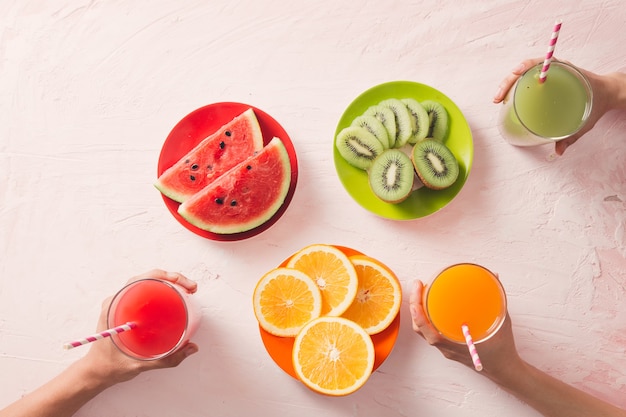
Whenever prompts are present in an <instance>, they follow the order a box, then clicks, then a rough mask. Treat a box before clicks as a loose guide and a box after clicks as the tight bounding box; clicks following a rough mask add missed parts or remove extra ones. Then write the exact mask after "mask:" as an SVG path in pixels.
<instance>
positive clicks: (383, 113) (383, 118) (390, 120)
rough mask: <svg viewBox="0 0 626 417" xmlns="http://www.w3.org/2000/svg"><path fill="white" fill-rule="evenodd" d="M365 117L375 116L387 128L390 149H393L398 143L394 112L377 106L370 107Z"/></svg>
mask: <svg viewBox="0 0 626 417" xmlns="http://www.w3.org/2000/svg"><path fill="white" fill-rule="evenodd" d="M363 115H365V116H374V117H375V118H377V119H378V120H380V122H381V123H382V124H383V126H385V129H387V135H388V137H389V147H390V148H392V147H393V145H394V144H395V141H396V119H395V115H394V114H393V111H391V109H390V108H389V107H385V106H380V105H378V104H375V105H373V106H370V107H368V109H367V110H365V113H363Z"/></svg>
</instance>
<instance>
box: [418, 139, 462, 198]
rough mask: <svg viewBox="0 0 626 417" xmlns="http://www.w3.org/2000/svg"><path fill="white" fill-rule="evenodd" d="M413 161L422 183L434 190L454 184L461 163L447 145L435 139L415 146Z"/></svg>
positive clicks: (426, 140)
mask: <svg viewBox="0 0 626 417" xmlns="http://www.w3.org/2000/svg"><path fill="white" fill-rule="evenodd" d="M411 160H412V161H413V166H414V167H415V172H416V173H417V175H418V177H419V178H420V180H422V183H424V185H425V186H426V187H428V188H432V189H433V190H442V189H444V188H447V187H449V186H451V185H452V184H454V182H455V181H456V179H457V177H458V176H459V163H458V161H457V160H456V158H455V157H454V154H453V153H452V152H451V151H450V149H448V147H447V146H446V145H444V144H443V143H441V142H439V141H437V140H435V139H424V140H423V141H421V142H417V143H416V144H415V145H414V146H413V152H412V153H411Z"/></svg>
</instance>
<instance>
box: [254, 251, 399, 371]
mask: <svg viewBox="0 0 626 417" xmlns="http://www.w3.org/2000/svg"><path fill="white" fill-rule="evenodd" d="M335 247H336V248H337V249H339V250H341V251H342V252H343V253H345V254H346V255H347V256H352V255H363V253H361V252H359V251H356V250H354V249H351V248H347V247H344V246H336V245H335ZM290 258H291V257H290ZM290 258H287V259H286V260H285V261H283V263H281V264H280V266H281V267H283V266H286V265H287V262H289V259H290ZM399 330H400V313H398V315H397V316H396V318H395V319H394V320H393V322H391V324H390V325H389V327H387V328H386V329H385V330H383V331H382V332H380V333H378V334H375V335H372V341H373V342H374V352H375V358H374V370H376V369H377V368H378V367H379V366H380V365H382V363H383V362H384V361H385V359H387V356H389V354H390V353H391V350H392V349H393V346H394V344H395V343H396V339H397V338H398V332H399ZM259 331H260V333H261V340H263V345H265V349H266V350H267V353H269V354H270V357H271V358H272V359H273V360H274V362H276V364H277V365H278V366H280V368H281V369H282V370H283V371H285V372H287V373H288V374H289V375H291V376H292V377H294V378H295V379H298V377H297V375H296V371H294V369H293V362H292V359H291V357H292V355H291V353H292V351H293V344H294V341H295V338H294V337H280V336H274V335H273V334H270V333H268V332H266V331H265V330H263V328H261V327H260V326H259Z"/></svg>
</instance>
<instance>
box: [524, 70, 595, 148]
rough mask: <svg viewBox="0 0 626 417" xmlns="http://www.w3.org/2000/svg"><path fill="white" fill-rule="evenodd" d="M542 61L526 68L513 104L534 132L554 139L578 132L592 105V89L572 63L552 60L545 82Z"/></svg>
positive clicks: (529, 128)
mask: <svg viewBox="0 0 626 417" xmlns="http://www.w3.org/2000/svg"><path fill="white" fill-rule="evenodd" d="M540 70H541V65H539V66H537V67H535V68H532V69H530V70H529V71H527V72H526V73H525V74H524V75H523V76H522V77H521V78H520V79H519V81H518V84H517V87H516V89H515V95H514V99H513V100H514V107H515V112H516V113H517V116H518V117H519V120H520V122H521V123H522V124H523V125H524V126H525V127H526V128H527V129H528V130H530V132H531V133H533V134H535V135H537V136H543V137H544V138H551V139H553V140H556V139H560V138H563V137H567V136H569V135H572V134H574V133H576V132H577V131H578V130H579V129H580V128H581V127H582V125H583V122H584V121H585V120H586V118H587V116H588V113H589V110H588V109H590V108H591V96H590V89H589V88H588V85H586V83H585V80H584V79H582V78H581V76H580V75H579V74H577V73H576V72H574V71H572V70H571V69H570V68H569V67H567V66H564V65H562V64H561V63H559V62H553V63H552V64H551V65H550V69H549V70H548V75H547V78H546V80H545V82H544V83H540V82H539V73H540Z"/></svg>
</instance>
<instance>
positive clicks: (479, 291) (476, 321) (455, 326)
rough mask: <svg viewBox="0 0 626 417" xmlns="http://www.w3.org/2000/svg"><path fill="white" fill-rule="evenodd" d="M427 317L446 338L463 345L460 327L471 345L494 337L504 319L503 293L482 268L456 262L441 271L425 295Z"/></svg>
mask: <svg viewBox="0 0 626 417" xmlns="http://www.w3.org/2000/svg"><path fill="white" fill-rule="evenodd" d="M424 309H425V312H426V316H427V317H428V319H429V320H430V322H431V323H432V325H433V326H434V327H435V329H437V331H438V332H439V333H440V334H441V335H442V336H443V337H445V338H446V339H448V340H451V341H453V342H457V343H466V341H465V336H464V334H463V330H462V326H463V325H464V324H465V325H467V327H468V328H469V330H470V333H471V335H472V338H473V340H474V343H480V342H483V341H485V340H487V339H489V338H490V337H491V336H493V335H494V334H495V333H496V332H497V331H498V330H499V329H500V327H501V326H502V324H503V323H504V319H505V318H506V311H507V310H506V309H507V304H506V293H505V292H504V288H503V287H502V284H501V283H500V280H499V279H498V277H497V276H496V275H495V274H494V273H493V272H491V271H490V270H488V269H487V268H485V267H482V266H480V265H476V264H473V263H459V264H455V265H451V266H448V267H447V268H444V269H443V270H442V271H441V272H440V273H439V274H438V275H437V276H436V277H435V279H434V280H433V282H432V283H431V284H430V285H429V286H427V288H426V291H425V292H424Z"/></svg>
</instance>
